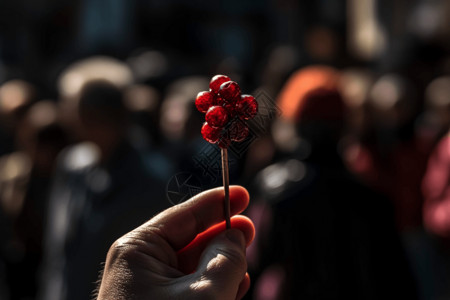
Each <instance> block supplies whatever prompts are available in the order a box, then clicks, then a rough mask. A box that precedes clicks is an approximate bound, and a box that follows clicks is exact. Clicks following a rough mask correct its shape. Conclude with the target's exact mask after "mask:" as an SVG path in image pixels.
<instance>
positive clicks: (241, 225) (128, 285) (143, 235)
mask: <svg viewBox="0 0 450 300" xmlns="http://www.w3.org/2000/svg"><path fill="white" fill-rule="evenodd" d="M223 200H224V192H223V188H216V189H212V190H209V191H206V192H203V193H201V194H199V195H197V196H195V197H193V198H192V199H190V200H188V201H186V202H184V203H182V204H179V205H176V206H174V207H171V208H169V209H167V210H165V211H163V212H162V213H160V214H158V215H157V216H155V217H154V218H152V219H151V220H150V221H148V222H146V223H145V224H143V225H141V226H140V227H138V228H136V229H134V230H133V231H131V232H129V233H127V234H126V235H124V236H123V237H121V238H120V239H118V240H117V241H116V242H115V243H114V244H113V245H112V246H111V248H110V250H109V251H108V255H107V259H106V263H105V269H104V273H103V278H102V282H101V285H100V288H99V293H98V299H102V300H103V299H227V300H229V299H241V298H242V297H243V296H244V294H245V293H246V292H247V290H248V289H249V287H250V278H249V276H248V273H246V270H247V262H246V258H245V249H246V247H247V246H248V245H249V244H250V243H251V241H252V240H253V237H254V234H255V229H254V227H253V223H252V222H251V221H250V220H249V219H248V218H246V217H244V216H234V217H232V218H231V227H232V229H229V230H225V222H224V221H223V220H224V210H223ZM248 202H249V195H248V192H247V191H246V190H245V189H244V188H242V187H239V186H231V187H230V206H231V214H232V215H235V214H237V213H240V212H242V211H243V210H244V209H245V208H246V207H247V205H248Z"/></svg>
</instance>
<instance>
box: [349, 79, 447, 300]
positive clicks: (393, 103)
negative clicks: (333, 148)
mask: <svg viewBox="0 0 450 300" xmlns="http://www.w3.org/2000/svg"><path fill="white" fill-rule="evenodd" d="M440 86H441V88H440V90H441V92H440V94H442V84H440ZM444 90H445V88H444ZM420 94H421V93H420V87H418V86H414V85H413V83H412V81H411V80H410V79H409V78H408V77H405V76H402V75H400V74H395V73H391V74H385V75H383V76H381V77H380V78H378V79H377V80H376V81H375V83H374V84H373V86H372V87H371V89H370V91H369V97H368V101H367V106H366V109H367V110H366V113H367V118H368V120H367V124H366V128H365V130H364V132H363V134H362V135H361V137H360V140H359V141H357V142H356V143H355V144H353V145H351V146H350V147H349V148H348V149H347V150H348V151H347V152H346V158H347V162H348V163H349V166H350V169H352V171H354V172H355V173H356V174H358V175H360V176H361V178H363V179H364V180H365V181H366V182H367V183H368V184H369V185H371V186H372V187H373V188H375V189H377V190H378V191H380V192H382V193H383V194H385V195H386V196H388V198H389V199H390V200H391V201H392V203H393V205H394V212H395V220H396V227H397V230H398V232H399V233H400V235H401V239H402V243H403V245H404V249H405V250H406V254H407V258H408V261H409V264H410V266H411V269H412V271H413V274H414V277H415V280H416V282H417V289H418V293H419V295H420V299H435V295H436V294H435V291H436V284H437V283H438V282H439V280H438V277H439V276H437V275H436V274H435V272H434V265H435V263H434V262H433V261H434V258H433V256H434V254H433V253H434V250H433V245H432V241H431V240H430V237H429V236H428V234H427V233H426V232H425V231H424V229H423V219H422V210H423V196H422V193H421V190H420V186H421V182H422V178H423V176H424V173H425V170H426V163H427V159H428V157H429V155H430V152H431V150H432V147H433V145H434V144H435V143H436V140H437V139H438V137H437V131H439V130H442V128H445V127H441V126H442V125H438V126H439V127H441V128H440V129H436V128H433V127H435V125H431V126H430V122H429V116H430V115H433V116H436V115H438V116H439V115H440V116H443V115H445V112H444V111H445V109H443V110H441V109H439V110H438V111H440V112H439V113H436V110H433V109H432V107H433V106H434V105H431V103H433V102H436V101H437V102H444V103H445V101H442V100H431V99H436V98H438V99H442V97H436V93H434V94H433V93H431V92H430V89H428V90H427V91H426V93H425V99H426V101H425V107H426V111H425V113H422V115H420V114H419V113H420V101H419V100H421V96H420ZM444 94H445V93H444ZM444 98H445V96H444ZM442 105H443V106H441V107H440V108H444V107H445V104H442ZM427 107H428V108H427ZM427 115H428V116H427ZM427 119H428V120H427ZM440 119H441V118H436V119H435V120H433V122H431V124H435V123H436V122H441V121H438V120H440ZM443 119H444V118H442V120H443ZM361 165H363V166H364V167H363V168H362V167H360V166H361Z"/></svg>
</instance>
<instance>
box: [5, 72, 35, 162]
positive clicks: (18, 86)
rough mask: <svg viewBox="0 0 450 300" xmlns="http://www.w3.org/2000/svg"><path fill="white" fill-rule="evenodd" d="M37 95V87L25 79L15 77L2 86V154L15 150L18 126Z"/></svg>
mask: <svg viewBox="0 0 450 300" xmlns="http://www.w3.org/2000/svg"><path fill="white" fill-rule="evenodd" d="M36 96H37V91H36V88H35V87H34V86H33V85H32V84H31V83H30V82H27V81H25V80H21V79H13V80H9V81H6V82H4V83H3V84H2V85H1V86H0V155H2V154H5V153H9V152H12V151H14V150H15V149H14V145H15V143H14V138H15V134H16V130H17V126H18V124H19V123H20V122H21V121H22V119H23V117H24V114H25V112H26V111H27V110H28V108H29V107H30V105H31V104H33V103H34V102H35V100H36Z"/></svg>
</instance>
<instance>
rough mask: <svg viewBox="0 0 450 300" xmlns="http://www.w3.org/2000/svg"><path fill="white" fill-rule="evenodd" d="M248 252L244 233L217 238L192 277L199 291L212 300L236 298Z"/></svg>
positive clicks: (242, 278)
mask: <svg viewBox="0 0 450 300" xmlns="http://www.w3.org/2000/svg"><path fill="white" fill-rule="evenodd" d="M245 249H246V242H245V237H244V234H243V233H242V231H240V230H238V229H229V230H226V231H224V232H222V233H221V234H220V235H218V236H217V237H216V238H214V239H213V240H212V241H211V242H210V244H209V245H208V246H207V247H206V248H205V250H204V252H203V254H202V256H201V258H200V262H199V265H198V268H197V271H196V272H195V273H194V274H193V275H194V277H195V278H196V283H195V284H194V285H195V286H196V288H197V289H198V291H199V292H200V290H201V291H202V292H206V294H207V295H210V296H211V297H212V298H211V299H235V298H236V295H237V294H238V290H239V286H240V284H241V282H242V281H243V280H244V278H245V274H246V271H247V260H246V257H245Z"/></svg>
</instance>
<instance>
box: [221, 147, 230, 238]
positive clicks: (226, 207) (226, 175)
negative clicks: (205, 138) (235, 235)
mask: <svg viewBox="0 0 450 300" xmlns="http://www.w3.org/2000/svg"><path fill="white" fill-rule="evenodd" d="M221 154H222V179H223V187H224V189H225V199H224V212H225V221H226V224H227V229H229V228H231V221H230V182H229V171H228V151H227V149H226V148H222V150H221Z"/></svg>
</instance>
